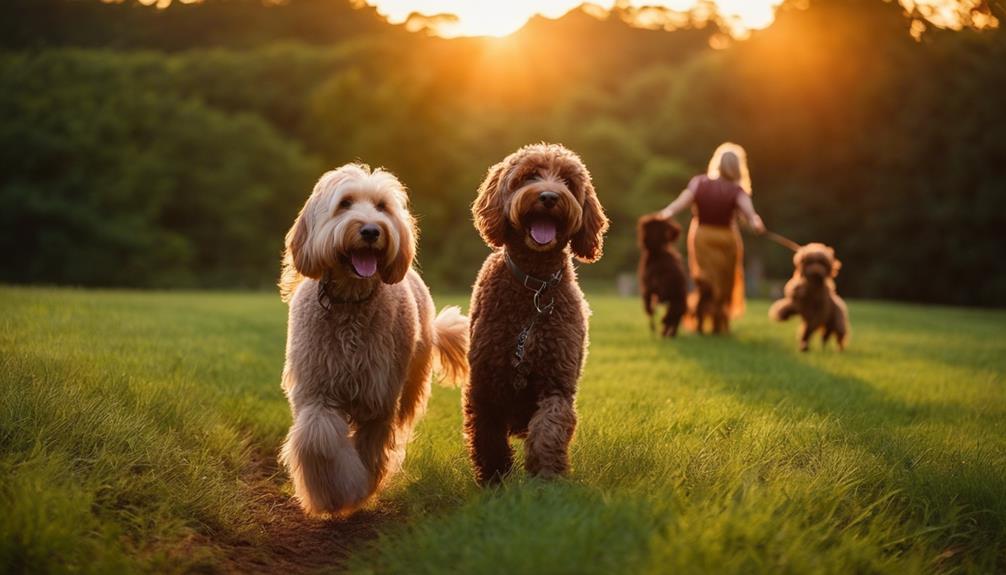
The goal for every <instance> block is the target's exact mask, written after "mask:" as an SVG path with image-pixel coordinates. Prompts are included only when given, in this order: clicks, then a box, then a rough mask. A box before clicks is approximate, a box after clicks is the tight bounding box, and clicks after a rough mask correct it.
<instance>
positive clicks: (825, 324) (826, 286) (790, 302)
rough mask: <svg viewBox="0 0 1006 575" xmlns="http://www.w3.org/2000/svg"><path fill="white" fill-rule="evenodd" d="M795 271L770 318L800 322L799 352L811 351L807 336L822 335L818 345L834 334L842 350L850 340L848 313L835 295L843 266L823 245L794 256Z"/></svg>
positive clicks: (770, 310) (775, 304) (833, 253)
mask: <svg viewBox="0 0 1006 575" xmlns="http://www.w3.org/2000/svg"><path fill="white" fill-rule="evenodd" d="M793 265H794V266H795V267H796V270H795V271H794V272H793V277H792V278H790V280H789V281H788V282H786V289H785V297H783V298H782V299H780V300H778V301H776V302H775V303H773V304H772V307H771V308H770V309H769V312H768V313H769V317H770V318H772V319H774V320H776V321H785V320H787V319H789V318H790V317H791V316H793V315H799V316H800V317H801V318H803V326H802V328H801V331H800V351H807V350H808V349H809V348H810V336H811V335H813V334H814V332H815V331H817V330H819V329H820V330H822V331H823V336H822V338H821V344H822V345H826V344H827V343H828V338H830V337H831V335H832V334H835V340H836V341H837V342H838V349H839V350H843V349H845V345H846V342H847V340H848V336H849V312H848V310H847V309H846V307H845V302H844V301H843V300H842V298H840V297H839V296H838V293H837V292H836V291H835V276H837V275H838V270H839V269H840V268H841V267H842V262H840V261H838V260H837V259H835V251H834V250H832V249H831V248H829V247H828V246H826V245H824V244H807V245H805V246H803V247H802V248H800V249H799V250H798V251H797V252H796V255H794V256H793Z"/></svg>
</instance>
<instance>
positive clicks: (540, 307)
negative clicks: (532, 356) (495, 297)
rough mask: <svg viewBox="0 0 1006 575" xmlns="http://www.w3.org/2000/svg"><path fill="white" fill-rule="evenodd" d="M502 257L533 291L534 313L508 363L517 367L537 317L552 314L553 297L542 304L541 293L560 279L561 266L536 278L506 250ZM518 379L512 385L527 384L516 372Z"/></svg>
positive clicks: (522, 358)
mask: <svg viewBox="0 0 1006 575" xmlns="http://www.w3.org/2000/svg"><path fill="white" fill-rule="evenodd" d="M503 259H504V260H505V261H506V265H507V268H509V270H510V273H511V274H512V275H513V277H514V278H516V279H517V281H518V282H520V284H521V285H522V286H524V287H525V288H526V289H528V290H530V291H533V292H534V299H533V301H534V310H535V314H534V316H532V317H531V321H530V322H528V324H527V325H526V326H525V327H524V329H522V330H521V332H520V334H519V335H518V336H517V347H516V349H515V350H514V354H513V357H512V358H511V359H510V364H511V365H512V366H513V367H515V368H516V367H519V366H520V365H521V364H523V363H524V355H525V353H526V345H527V339H528V337H529V336H530V335H531V331H532V330H533V329H534V326H535V324H536V323H538V319H539V318H541V317H543V316H544V317H548V316H550V315H552V308H554V307H555V297H552V298H550V299H549V301H548V303H546V304H543V303H542V301H543V297H542V296H543V294H544V293H545V292H546V291H548V290H549V289H551V288H552V287H554V286H555V285H557V284H558V283H559V282H560V281H561V280H562V268H559V269H558V270H557V271H556V272H555V273H554V274H552V275H551V276H550V277H549V278H548V279H545V280H543V279H541V278H536V277H534V276H532V275H529V274H526V273H524V270H522V269H520V268H519V267H517V264H516V263H514V261H513V259H511V258H510V254H509V253H507V252H506V251H504V252H503ZM518 376H519V377H518V379H517V381H515V382H514V385H515V386H516V387H517V388H518V389H520V388H522V387H524V385H526V384H527V381H526V380H525V378H524V377H523V376H522V374H520V373H518Z"/></svg>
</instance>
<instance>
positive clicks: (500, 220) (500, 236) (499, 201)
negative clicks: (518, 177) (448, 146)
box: [472, 160, 509, 248]
mask: <svg viewBox="0 0 1006 575" xmlns="http://www.w3.org/2000/svg"><path fill="white" fill-rule="evenodd" d="M508 166H509V163H508V162H507V160H503V161H502V162H500V163H498V164H496V165H495V166H493V167H491V168H489V173H488V174H486V179H485V180H484V181H483V182H482V185H481V186H479V195H478V197H476V198H475V202H474V203H472V217H474V219H475V228H476V229H477V230H478V231H479V235H481V236H482V239H483V240H485V242H486V243H487V244H489V245H490V246H492V247H495V248H498V247H500V246H502V245H503V243H504V242H505V241H506V219H505V218H504V216H503V192H504V190H503V186H504V185H505V182H506V175H507V167H508Z"/></svg>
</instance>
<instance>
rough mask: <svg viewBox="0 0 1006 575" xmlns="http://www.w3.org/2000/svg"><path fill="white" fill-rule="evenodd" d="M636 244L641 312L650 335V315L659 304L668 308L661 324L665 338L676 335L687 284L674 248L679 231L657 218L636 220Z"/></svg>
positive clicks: (652, 328)
mask: <svg viewBox="0 0 1006 575" xmlns="http://www.w3.org/2000/svg"><path fill="white" fill-rule="evenodd" d="M636 229H637V238H638V242H639V249H640V256H639V291H640V293H641V294H642V296H643V308H644V309H645V310H646V315H647V317H649V318H650V331H656V326H655V325H654V321H653V314H654V312H655V311H656V307H657V306H658V305H660V304H667V311H666V313H664V318H663V320H661V325H662V327H661V330H660V333H661V335H663V336H664V337H674V336H676V335H677V334H678V326H679V325H680V324H681V318H682V316H684V315H685V312H686V311H688V303H687V297H688V281H687V280H686V279H685V265H684V263H683V261H682V260H681V254H680V253H678V250H676V249H675V248H674V244H675V242H676V241H677V240H678V236H680V235H681V227H680V226H678V224H676V223H674V221H673V220H669V219H667V218H664V217H662V216H660V215H658V214H649V215H645V216H643V217H641V218H639V222H638V224H637V226H636Z"/></svg>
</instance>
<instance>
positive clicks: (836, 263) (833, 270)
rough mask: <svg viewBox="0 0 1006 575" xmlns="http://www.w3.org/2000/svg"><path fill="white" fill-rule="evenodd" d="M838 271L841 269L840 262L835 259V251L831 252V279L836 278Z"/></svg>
mask: <svg viewBox="0 0 1006 575" xmlns="http://www.w3.org/2000/svg"><path fill="white" fill-rule="evenodd" d="M840 269H842V262H841V261H840V260H839V259H838V258H836V257H835V250H831V277H838V270H840Z"/></svg>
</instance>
